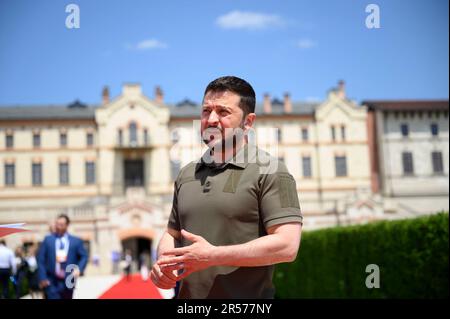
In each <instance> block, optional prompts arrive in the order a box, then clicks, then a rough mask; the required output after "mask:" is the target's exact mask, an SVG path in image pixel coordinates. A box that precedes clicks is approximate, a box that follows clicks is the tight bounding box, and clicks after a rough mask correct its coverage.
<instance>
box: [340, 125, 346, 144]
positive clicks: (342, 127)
mask: <svg viewBox="0 0 450 319" xmlns="http://www.w3.org/2000/svg"><path fill="white" fill-rule="evenodd" d="M341 138H342V140H343V141H345V126H341Z"/></svg>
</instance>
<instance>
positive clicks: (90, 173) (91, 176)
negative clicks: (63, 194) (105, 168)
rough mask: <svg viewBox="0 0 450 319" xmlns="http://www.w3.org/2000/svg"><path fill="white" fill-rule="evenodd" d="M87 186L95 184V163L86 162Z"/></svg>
mask: <svg viewBox="0 0 450 319" xmlns="http://www.w3.org/2000/svg"><path fill="white" fill-rule="evenodd" d="M86 184H88V185H90V184H95V162H86Z"/></svg>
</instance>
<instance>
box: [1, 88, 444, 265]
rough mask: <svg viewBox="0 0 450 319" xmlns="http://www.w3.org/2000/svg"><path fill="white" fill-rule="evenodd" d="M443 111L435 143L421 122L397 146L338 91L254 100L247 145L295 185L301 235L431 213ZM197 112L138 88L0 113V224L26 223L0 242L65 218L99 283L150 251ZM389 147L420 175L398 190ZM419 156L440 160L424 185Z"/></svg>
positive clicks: (188, 150)
mask: <svg viewBox="0 0 450 319" xmlns="http://www.w3.org/2000/svg"><path fill="white" fill-rule="evenodd" d="M443 103H444V104H445V103H446V110H447V111H445V110H441V111H440V112H441V113H442V115H441V117H440V120H439V121H438V126H439V128H438V130H439V134H438V135H439V136H438V137H437V138H431V140H430V138H428V137H425V135H424V133H423V132H422V131H423V130H424V128H423V127H426V126H427V125H428V126H429V125H431V124H430V123H431V122H430V123H428V122H427V123H425V124H424V123H422V122H421V121H419V118H418V117H417V118H415V122H414V123H416V124H409V125H411V127H410V128H409V129H410V132H411V136H410V137H409V139H410V140H408V142H407V143H404V140H403V139H400V140H399V138H398V137H396V136H395V134H398V133H395V132H396V130H397V126H396V125H397V124H395V123H396V122H394V120H391V119H390V115H389V116H388V117H386V119H384V117H383V115H379V113H380V112H381V113H382V111H381V110H379V108H378V106H374V105H375V104H373V103H363V104H362V105H358V104H357V103H355V102H354V101H351V100H350V99H348V98H347V97H346V95H345V86H344V83H343V82H340V83H339V85H338V87H337V88H335V89H332V90H330V91H329V92H328V95H327V98H326V99H325V100H324V101H322V102H317V103H302V102H293V101H291V98H290V96H289V95H288V94H286V95H285V96H284V97H283V99H282V100H280V99H277V98H273V99H272V98H271V97H270V96H269V95H268V94H266V95H265V96H264V99H263V101H262V103H258V104H257V108H256V114H257V120H256V127H255V131H254V133H253V134H254V136H253V138H254V139H255V141H256V143H257V145H258V146H260V147H261V148H263V149H266V150H267V151H269V152H270V153H271V154H272V155H274V156H276V157H278V158H279V159H281V160H283V161H284V162H285V163H286V165H287V167H288V168H289V170H290V172H291V174H292V175H293V176H294V178H295V179H296V181H297V187H298V193H299V198H300V203H301V207H302V211H303V214H304V216H305V218H304V228H305V229H315V228H320V227H330V226H335V225H347V224H354V223H362V222H368V221H371V220H379V219H385V218H401V217H404V216H411V215H414V216H415V215H417V214H418V213H425V212H431V210H434V209H435V208H436V206H434V203H435V202H434V200H435V199H436V198H437V197H438V195H437V194H439V196H440V198H441V197H442V198H443V199H444V198H447V201H448V101H444V102H443ZM376 105H378V104H376ZM444 108H445V107H444ZM200 110H201V106H200V105H199V104H197V103H194V102H191V101H189V100H184V101H182V102H180V103H178V104H175V105H170V104H166V103H164V98H163V93H162V91H161V90H160V89H156V91H155V96H154V97H153V99H150V98H148V97H146V96H145V95H143V93H142V90H141V87H140V85H138V84H127V85H125V86H124V87H123V90H122V92H121V94H120V95H119V96H117V97H115V98H113V99H111V98H110V94H109V91H108V89H104V91H103V93H102V103H101V104H100V105H92V106H87V105H84V104H82V103H80V102H78V101H76V102H74V103H72V104H70V105H68V106H65V105H62V106H11V107H0V224H5V223H15V222H26V224H27V227H28V229H29V230H30V231H29V232H25V233H21V234H16V235H14V236H9V237H7V238H6V239H7V243H8V244H9V245H11V246H14V245H22V244H24V245H29V244H31V243H39V242H40V241H41V240H42V239H43V237H44V236H45V235H46V234H47V233H48V231H49V224H50V223H51V222H52V221H53V219H54V218H55V216H56V215H57V214H59V213H67V214H68V215H69V216H70V217H71V219H72V225H71V228H70V231H71V232H72V233H74V234H76V235H78V236H80V237H82V238H83V240H84V241H85V244H86V247H87V248H88V249H89V252H90V256H91V257H92V258H93V260H95V261H96V262H95V263H91V264H90V266H89V267H88V273H110V272H111V271H112V270H113V269H114V268H115V267H114V266H117V265H116V264H115V263H114V262H113V260H114V257H113V256H117V254H120V253H121V252H122V251H123V250H124V249H126V248H128V249H131V250H132V252H133V255H134V258H135V260H138V258H139V256H140V254H141V253H150V254H152V253H154V251H155V248H156V244H157V242H158V240H159V238H160V236H161V235H162V233H163V231H164V229H165V227H166V222H167V219H168V216H169V212H170V209H171V203H172V191H173V180H174V179H175V177H176V175H177V174H178V171H179V170H180V168H181V167H183V166H184V165H186V164H187V163H189V162H190V161H192V160H195V159H197V158H199V157H200V156H201V154H202V153H203V151H204V149H205V147H204V145H202V142H201V139H200V133H199V127H200V126H199V119H200V112H201V111H200ZM377 112H378V113H377ZM445 112H447V113H445ZM381 113H380V114H381ZM379 117H380V118H381V119H382V120H383V121H384V122H383V121H382V124H383V125H381V124H380V121H379V120H378V118H379ZM374 118H376V119H377V121H375V120H374ZM411 119H413V118H411ZM422 119H423V118H422ZM445 119H446V120H445ZM445 121H447V122H446V123H444V122H445ZM433 123H434V122H433ZM420 125H422V126H423V127H422V128H421V126H420ZM391 132H392V134H391ZM416 132H417V133H416ZM420 132H422V133H420ZM416 136H417V138H416ZM380 141H381V142H380ZM430 143H431V146H430ZM445 144H446V145H445ZM375 146H377V148H375ZM401 149H404V152H406V151H407V150H413V153H414V154H416V153H417V155H414V156H419V157H418V158H417V160H415V159H414V164H415V165H416V166H415V169H416V171H417V172H420V174H419V175H417V176H410V175H408V176H407V179H408V180H406V179H405V176H404V174H403V175H402V174H400V173H399V172H397V171H398V170H399V168H398V167H397V166H398V163H397V164H396V163H394V161H396V160H398V156H400V155H399V154H400V153H395V152H401ZM425 149H426V150H427V152H428V153H430V152H431V153H430V154H435V153H433V152H441V155H430V154H429V155H430V156H433V160H432V161H433V162H432V163H434V164H433V165H435V166H433V167H435V168H436V172H435V173H436V174H434V173H433V174H428V173H427V174H428V175H427V177H424V174H425V173H423V172H422V170H423V168H421V165H424V166H426V165H430V163H428V164H425V162H424V161H423V160H422V159H421V158H420V156H422V155H423V154H424V152H422V151H421V150H425ZM421 152H422V153H421ZM395 154H396V155H395ZM375 155H376V156H375ZM402 156H403V155H402ZM407 156H409V155H406V157H407ZM375 158H376V160H374V159H375ZM439 158H440V160H439ZM405 161H407V159H406V160H405ZM439 161H440V162H439ZM416 163H417V164H416ZM439 165H441V166H442V168H440V166H439ZM387 168H389V170H390V171H389V173H386V172H387ZM395 170H397V171H396V172H397V173H394V175H393V173H392V172H393V171H395ZM422 173H423V174H422ZM374 176H375V177H374ZM423 178H428V179H426V180H425V179H423ZM444 179H446V181H445V180H444ZM421 182H423V187H415V185H416V183H421ZM376 185H378V186H376ZM392 185H394V186H395V187H393V186H392ZM375 186H376V187H375ZM428 187H429V188H428ZM408 190H415V191H416V193H415V194H416V195H417V192H419V193H421V194H422V193H424V192H426V193H427V195H426V196H425V197H424V199H427V200H429V201H427V202H423V203H422V205H423V207H424V209H422V210H420V212H416V211H415V209H416V208H417V207H418V205H414V203H413V204H408V203H403V202H401V203H400V204H398V203H397V202H396V199H397V198H396V197H395V196H397V195H401V194H403V195H405V194H406V193H408ZM402 192H403V193H402ZM393 195H395V196H393ZM409 195H411V194H410V193H408V196H409ZM410 197H411V196H410ZM409 208H411V209H409ZM441 208H443V209H445V208H447V209H448V202H447V206H445V205H444V204H442V205H441V204H440V206H439V209H441Z"/></svg>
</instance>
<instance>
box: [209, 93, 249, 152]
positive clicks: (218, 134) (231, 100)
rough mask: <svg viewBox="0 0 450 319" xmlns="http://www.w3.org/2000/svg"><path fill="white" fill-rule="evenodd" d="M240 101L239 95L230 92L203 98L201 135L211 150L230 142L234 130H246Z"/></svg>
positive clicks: (210, 94)
mask: <svg viewBox="0 0 450 319" xmlns="http://www.w3.org/2000/svg"><path fill="white" fill-rule="evenodd" d="M240 100H241V97H240V96H239V95H238V94H236V93H233V92H230V91H223V92H214V91H209V92H207V93H206V95H205V97H204V98H203V108H202V115H201V134H202V137H203V141H204V142H205V143H206V144H208V146H209V147H210V148H212V147H213V146H214V145H216V144H217V143H219V142H222V143H225V140H229V139H230V138H231V137H232V136H233V129H236V128H241V129H244V112H243V111H242V109H241V108H240V107H239V102H240ZM222 145H224V144H222Z"/></svg>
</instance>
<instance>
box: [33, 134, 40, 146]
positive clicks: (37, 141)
mask: <svg viewBox="0 0 450 319" xmlns="http://www.w3.org/2000/svg"><path fill="white" fill-rule="evenodd" d="M33 147H41V134H39V133H34V134H33Z"/></svg>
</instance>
